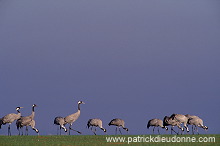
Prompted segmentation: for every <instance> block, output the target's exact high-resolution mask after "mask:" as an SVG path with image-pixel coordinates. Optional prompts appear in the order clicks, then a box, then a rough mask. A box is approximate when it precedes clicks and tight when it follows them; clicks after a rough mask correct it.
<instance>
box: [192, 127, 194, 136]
mask: <svg viewBox="0 0 220 146" xmlns="http://www.w3.org/2000/svg"><path fill="white" fill-rule="evenodd" d="M192 134H193V135H194V129H193V125H192Z"/></svg>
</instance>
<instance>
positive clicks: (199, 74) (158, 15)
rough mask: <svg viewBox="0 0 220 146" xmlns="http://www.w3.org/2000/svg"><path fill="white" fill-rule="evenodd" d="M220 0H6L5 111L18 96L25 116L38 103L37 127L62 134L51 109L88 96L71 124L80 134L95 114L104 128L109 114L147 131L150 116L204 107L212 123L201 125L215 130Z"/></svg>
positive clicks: (2, 45) (0, 42)
mask: <svg viewBox="0 0 220 146" xmlns="http://www.w3.org/2000/svg"><path fill="white" fill-rule="evenodd" d="M219 8H220V1H218V0H210V1H208V0H194V1H191V0H185V1H174V0H167V1H163V0H158V1H155V0H147V1H144V0H138V1H132V0H126V1H123V0H122V1H117V0H111V1H102V0H93V1H85V0H82V1H81V0H80V1H74V0H65V1H60V0H47V1H45V0H38V1H34V0H19V1H17V0H10V1H7V0H0V95H1V102H0V107H1V112H0V117H2V116H4V115H6V114H8V113H13V112H16V111H15V108H16V107H17V106H23V107H24V109H21V112H22V115H24V116H27V115H29V114H30V113H31V106H32V104H37V105H38V107H36V117H35V121H36V124H37V125H36V127H37V128H38V129H39V130H40V134H43V135H48V134H56V130H57V127H56V126H54V125H53V119H54V118H55V117H56V116H67V115H69V114H72V113H74V112H76V111H77V102H78V100H82V101H84V102H85V103H86V104H85V105H82V106H81V110H82V111H81V116H80V118H79V119H78V120H77V121H76V122H75V123H74V124H73V128H75V129H77V130H79V131H82V133H83V134H92V132H91V131H89V130H87V129H86V123H87V121H88V119H90V118H100V119H102V120H103V127H104V128H106V129H107V133H108V134H114V130H115V129H114V128H113V127H108V126H107V124H108V123H109V121H110V120H111V119H113V118H122V119H124V120H125V125H126V127H127V128H129V131H130V132H129V134H150V133H151V132H152V131H151V130H147V128H146V124H147V122H148V120H150V119H152V118H159V119H163V117H164V116H166V115H167V116H168V115H171V114H172V113H179V114H192V115H198V116H199V117H201V118H202V119H203V121H204V125H206V126H208V127H209V130H208V132H204V130H202V129H199V131H200V133H209V134H216V133H218V134H219V133H220V125H219V122H220V116H219V111H220V106H219V104H220V96H219V95H220V90H219V87H220V57H219V56H220V9H219ZM190 129H191V128H190ZM29 131H30V133H31V134H33V135H35V133H34V132H33V131H32V130H29ZM161 131H163V132H161V133H165V132H164V130H161ZM123 133H125V132H123ZM0 134H1V135H2V134H7V126H3V127H2V129H1V130H0ZM12 134H17V130H16V128H15V123H13V124H12ZM74 134H76V133H74ZM97 134H103V133H102V131H98V132H97Z"/></svg>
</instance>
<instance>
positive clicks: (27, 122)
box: [0, 101, 208, 136]
mask: <svg viewBox="0 0 220 146" xmlns="http://www.w3.org/2000/svg"><path fill="white" fill-rule="evenodd" d="M81 104H85V103H84V102H82V101H78V111H77V112H76V113H73V114H71V115H68V116H66V117H60V116H58V117H55V119H54V124H55V125H58V126H59V130H60V133H57V134H60V135H61V129H63V130H64V131H65V132H67V131H68V134H69V135H70V130H73V131H75V132H77V133H79V134H81V132H80V131H77V130H74V129H72V127H71V126H72V124H73V123H74V122H75V121H76V120H77V119H78V118H79V116H80V105H81ZM35 107H37V105H36V104H33V106H32V113H31V115H29V116H26V117H24V116H21V112H20V111H19V110H20V109H21V108H23V107H17V108H16V111H17V114H15V113H11V114H7V115H5V116H4V117H2V118H0V129H1V126H2V125H5V124H8V135H9V136H10V135H11V130H10V125H11V124H12V123H13V122H14V121H16V126H17V129H18V131H19V134H18V135H24V134H23V127H26V129H25V135H28V127H29V126H30V127H31V128H32V129H33V130H34V131H35V132H36V133H37V134H38V135H39V130H38V129H37V128H35V120H34V116H35V111H34V108H35ZM66 124H69V130H67V128H66V127H65V125H66ZM181 124H183V126H184V127H185V129H186V131H187V132H189V128H188V126H187V125H192V134H194V131H195V130H196V131H197V133H198V128H197V127H200V128H203V129H204V130H207V129H208V127H207V126H204V125H203V120H202V119H201V118H200V117H198V116H194V115H188V114H187V115H182V114H172V115H171V116H170V117H168V116H165V117H164V119H163V121H162V120H160V119H151V120H149V121H148V124H147V128H149V127H151V126H152V127H153V134H154V130H155V127H158V134H160V131H159V127H161V128H164V129H166V130H168V128H167V126H171V134H172V131H173V132H175V133H176V134H179V132H176V131H174V129H173V127H174V126H177V127H178V128H179V129H181V131H182V132H181V134H182V133H183V131H184V128H183V127H181ZM108 125H109V126H111V125H113V126H116V129H115V134H117V129H118V131H119V132H120V134H122V132H121V129H120V128H122V129H124V130H126V131H128V128H125V122H124V120H122V119H118V118H116V119H113V120H111V121H110V123H109V124H108ZM93 127H95V128H93ZM97 127H99V128H100V129H101V130H103V131H104V132H106V129H105V128H103V127H102V120H100V119H89V120H88V123H87V128H88V129H89V128H90V129H91V131H92V132H93V133H94V134H95V135H96V128H97ZM198 134H199V133H198Z"/></svg>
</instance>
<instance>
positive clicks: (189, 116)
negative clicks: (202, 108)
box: [185, 114, 199, 134]
mask: <svg viewBox="0 0 220 146" xmlns="http://www.w3.org/2000/svg"><path fill="white" fill-rule="evenodd" d="M185 116H186V117H187V118H188V121H189V119H192V118H199V117H198V116H195V115H189V114H186V115H185ZM187 124H188V125H190V124H189V123H188V122H187ZM195 128H196V126H194V125H192V134H194V129H195Z"/></svg>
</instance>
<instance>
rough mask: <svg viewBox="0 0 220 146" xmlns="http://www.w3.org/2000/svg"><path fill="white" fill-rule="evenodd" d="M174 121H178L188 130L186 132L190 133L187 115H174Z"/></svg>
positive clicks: (172, 116)
mask: <svg viewBox="0 0 220 146" xmlns="http://www.w3.org/2000/svg"><path fill="white" fill-rule="evenodd" d="M170 117H171V118H172V119H173V120H176V121H178V122H180V123H183V125H184V127H185V128H186V131H187V132H189V128H188V126H187V122H188V118H187V117H186V116H185V115H182V114H172V115H171V116H170Z"/></svg>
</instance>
